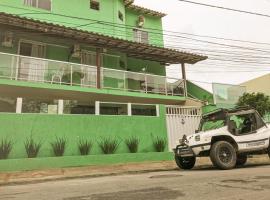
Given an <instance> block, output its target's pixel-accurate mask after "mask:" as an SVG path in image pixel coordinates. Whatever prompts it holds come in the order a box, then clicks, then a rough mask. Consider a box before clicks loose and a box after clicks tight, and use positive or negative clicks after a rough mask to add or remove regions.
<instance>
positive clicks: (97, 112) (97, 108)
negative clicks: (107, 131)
mask: <svg viewBox="0 0 270 200" xmlns="http://www.w3.org/2000/svg"><path fill="white" fill-rule="evenodd" d="M95 115H100V102H99V101H96V102H95Z"/></svg>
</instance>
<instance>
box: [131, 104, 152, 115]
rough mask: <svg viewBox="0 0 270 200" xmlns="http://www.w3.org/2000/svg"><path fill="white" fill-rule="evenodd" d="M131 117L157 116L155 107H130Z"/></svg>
mask: <svg viewBox="0 0 270 200" xmlns="http://www.w3.org/2000/svg"><path fill="white" fill-rule="evenodd" d="M131 108H132V115H140V116H157V107H156V105H135V104H133V105H131Z"/></svg>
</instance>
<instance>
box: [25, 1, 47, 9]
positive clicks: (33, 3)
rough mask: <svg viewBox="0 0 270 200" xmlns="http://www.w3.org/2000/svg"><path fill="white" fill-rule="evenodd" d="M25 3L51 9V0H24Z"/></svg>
mask: <svg viewBox="0 0 270 200" xmlns="http://www.w3.org/2000/svg"><path fill="white" fill-rule="evenodd" d="M24 5H27V6H32V7H36V8H41V9H44V10H49V11H51V6H52V5H51V0H24Z"/></svg>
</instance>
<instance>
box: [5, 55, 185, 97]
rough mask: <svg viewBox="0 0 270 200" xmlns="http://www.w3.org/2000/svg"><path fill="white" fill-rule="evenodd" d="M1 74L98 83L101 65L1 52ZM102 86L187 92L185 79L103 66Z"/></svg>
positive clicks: (33, 79) (23, 78) (56, 81)
mask: <svg viewBox="0 0 270 200" xmlns="http://www.w3.org/2000/svg"><path fill="white" fill-rule="evenodd" d="M0 78H2V79H11V80H19V81H28V82H43V83H51V84H61V85H71V86H81V87H93V88H96V87H97V80H98V79H97V67H96V66H89V65H82V64H76V63H70V62H63V61H56V60H49V59H43V58H35V57H28V56H21V55H14V54H7V53H0ZM100 80H101V87H102V88H108V89H116V90H124V91H134V92H143V93H153V94H162V95H170V96H182V95H184V82H183V80H181V79H175V78H168V77H165V76H158V75H151V74H145V73H136V72H129V71H122V70H115V69H109V68H101V78H100Z"/></svg>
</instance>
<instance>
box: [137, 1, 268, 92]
mask: <svg viewBox="0 0 270 200" xmlns="http://www.w3.org/2000/svg"><path fill="white" fill-rule="evenodd" d="M193 1H196V2H201V3H207V4H213V5H218V6H224V7H229V8H234V9H239V10H246V11H252V12H257V13H263V14H269V13H270V12H269V11H270V0H256V1H255V0H218V1H217V0H193ZM135 4H137V5H140V6H144V7H147V8H149V9H153V10H157V11H160V12H164V13H167V14H168V15H167V16H166V17H164V18H163V29H164V30H166V31H167V30H168V31H175V32H182V33H191V34H196V35H206V36H215V37H222V38H230V39H234V40H246V41H254V42H261V43H269V45H259V46H258V45H257V44H254V43H241V42H235V41H224V40H218V42H222V43H226V44H228V45H238V46H248V47H252V48H255V47H256V48H262V49H266V48H267V47H268V49H269V52H270V37H269V36H270V28H269V27H270V18H267V17H261V16H254V15H249V14H242V13H238V12H232V11H225V10H220V9H216V8H209V7H203V6H199V5H194V4H188V3H185V2H180V1H178V0H166V1H165V0H135ZM189 37H193V36H189ZM193 38H195V39H196V37H193ZM204 39H205V38H204ZM206 40H210V41H213V40H211V38H210V39H209V38H208V39H207V38H206ZM191 42H192V46H193V47H194V45H196V47H199V48H200V51H199V52H196V51H195V53H203V54H205V55H208V53H209V52H208V51H203V49H204V48H208V49H211V50H212V51H214V52H215V46H211V45H208V44H201V43H197V44H196V41H191ZM169 43H170V44H169ZM171 43H172V41H170V40H168V41H167V42H166V41H165V45H171ZM186 43H187V41H185V40H179V41H178V45H177V46H183V47H189V48H190V47H191V46H189V45H188V44H186ZM179 48H180V47H179ZM218 48H221V47H218ZM219 50H221V49H219ZM226 50H227V51H230V49H226ZM237 51H238V50H237ZM212 53H213V52H212ZM244 53H245V52H244ZM244 53H243V54H244ZM257 53H258V52H257ZM253 54H254V52H248V56H247V55H243V57H244V59H249V57H253ZM263 55H266V54H265V52H264V53H262V56H263ZM254 56H256V55H254ZM259 56H261V54H259ZM241 57H242V55H241ZM256 59H257V58H256ZM267 59H268V58H267ZM253 61H254V60H253ZM258 62H261V59H258ZM264 62H266V61H265V60H264ZM269 63H270V57H269ZM267 67H268V64H264V65H263V66H261V65H260V64H258V63H257V60H256V62H255V63H254V62H252V63H239V62H237V63H231V62H230V63H229V64H228V63H227V62H223V61H216V62H214V61H209V60H208V61H204V62H201V63H198V64H195V65H193V66H189V65H188V66H187V78H188V79H189V80H193V81H194V83H196V84H198V85H200V86H201V87H203V88H205V89H207V90H209V91H211V90H212V85H211V83H212V82H214V83H227V84H240V83H242V82H245V81H247V80H250V79H253V78H255V77H259V76H261V75H263V74H266V73H270V65H269V68H267ZM239 69H240V71H244V72H236V71H239ZM228 71H232V72H228ZM167 75H168V76H173V77H177V78H179V77H181V72H180V66H170V67H168V73H167Z"/></svg>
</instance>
